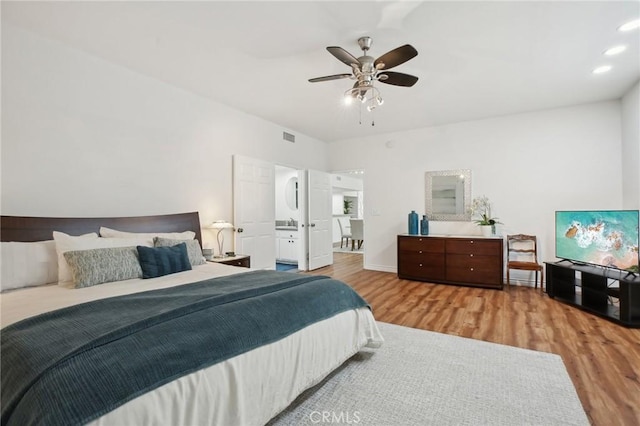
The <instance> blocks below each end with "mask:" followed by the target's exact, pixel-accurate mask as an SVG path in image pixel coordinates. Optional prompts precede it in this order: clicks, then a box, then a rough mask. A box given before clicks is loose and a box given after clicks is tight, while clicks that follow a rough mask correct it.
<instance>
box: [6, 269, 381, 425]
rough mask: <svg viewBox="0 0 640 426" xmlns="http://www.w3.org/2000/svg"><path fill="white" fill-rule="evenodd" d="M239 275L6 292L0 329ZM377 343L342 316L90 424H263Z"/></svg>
mask: <svg viewBox="0 0 640 426" xmlns="http://www.w3.org/2000/svg"><path fill="white" fill-rule="evenodd" d="M247 271H249V269H246V268H237V267H233V266H227V265H221V264H217V263H207V264H205V265H200V266H196V267H194V269H193V270H191V271H185V272H181V273H178V274H173V275H167V276H164V277H160V278H154V279H151V280H142V279H135V280H127V281H121V282H117V283H108V284H101V285H97V286H93V287H87V288H82V289H69V288H64V287H61V286H58V285H49V286H42V287H34V288H26V289H21V290H16V291H10V292H6V293H2V294H0V308H1V314H0V323H1V324H2V327H5V326H7V325H9V324H12V323H14V322H17V321H20V320H22V319H24V318H28V317H30V316H33V315H37V314H40V313H43V312H48V311H51V310H54V309H58V308H62V307H65V306H71V305H74V304H78V303H83V302H88V301H91V300H97V299H101V298H105V297H111V296H117V295H122V294H131V293H136V292H140V291H147V290H152V289H159V288H167V287H171V286H175V285H179V284H184V283H187V282H194V281H199V280H204V279H207V278H211V277H214V276H216V277H217V276H225V275H232V274H235V273H243V272H247ZM336 336H340V338H339V339H336ZM382 342H383V338H382V335H381V334H380V331H379V330H378V327H377V325H376V322H375V319H374V318H373V315H372V314H371V311H370V310H369V309H367V308H361V309H357V310H351V311H347V312H343V313H341V314H338V315H336V316H334V317H332V318H329V319H326V320H324V321H321V322H318V323H315V324H312V325H310V326H308V327H306V328H304V329H302V330H300V331H298V332H296V333H294V334H292V335H290V336H287V337H286V338H284V339H281V340H279V341H278V342H274V343H272V344H269V345H265V346H262V347H260V348H257V349H254V350H252V351H249V352H247V353H244V354H242V355H239V356H236V357H234V358H231V359H229V360H226V361H223V362H221V363H218V364H215V365H212V366H210V367H208V368H205V369H202V370H199V371H197V372H194V373H192V374H189V375H186V376H184V377H181V378H180V379H177V380H175V381H173V382H171V383H168V384H166V385H163V386H161V387H159V388H157V389H156V390H154V391H151V392H148V393H146V394H144V395H141V396H139V397H137V398H135V399H133V400H131V401H129V402H127V403H126V404H124V405H122V406H120V407H118V408H116V409H115V410H113V411H111V412H109V413H107V414H105V415H103V416H102V417H100V418H98V419H96V420H95V421H94V422H92V423H90V424H91V425H95V426H105V425H124V424H126V425H196V424H207V425H260V424H264V423H266V422H267V421H269V420H270V419H271V418H273V417H274V416H275V415H276V414H278V413H279V412H280V411H282V410H283V409H284V408H285V407H286V406H287V405H289V404H290V403H291V402H292V401H293V400H294V399H295V398H296V397H297V396H298V395H299V394H300V393H301V392H303V391H304V390H305V389H308V388H309V387H311V386H313V385H315V384H317V383H318V382H320V381H321V380H322V379H323V378H324V377H326V375H327V374H329V373H330V372H331V371H333V370H334V369H335V368H337V367H338V366H339V365H340V364H342V363H343V362H344V361H346V360H347V359H348V358H349V357H351V356H352V355H354V354H355V353H357V352H358V351H359V350H360V349H361V348H362V347H364V346H369V347H377V346H380V345H381V344H382Z"/></svg>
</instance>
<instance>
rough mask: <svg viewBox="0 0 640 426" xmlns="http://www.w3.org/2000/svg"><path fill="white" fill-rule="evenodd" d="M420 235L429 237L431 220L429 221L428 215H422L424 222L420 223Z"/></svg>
mask: <svg viewBox="0 0 640 426" xmlns="http://www.w3.org/2000/svg"><path fill="white" fill-rule="evenodd" d="M420 235H429V219H427V215H422V220H421V221H420Z"/></svg>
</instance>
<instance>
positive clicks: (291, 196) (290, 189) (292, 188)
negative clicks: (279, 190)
mask: <svg viewBox="0 0 640 426" xmlns="http://www.w3.org/2000/svg"><path fill="white" fill-rule="evenodd" d="M284 198H285V199H286V200H287V206H288V207H289V208H290V209H291V210H298V178H297V177H292V178H290V179H289V180H288V181H287V183H286V186H285V188H284Z"/></svg>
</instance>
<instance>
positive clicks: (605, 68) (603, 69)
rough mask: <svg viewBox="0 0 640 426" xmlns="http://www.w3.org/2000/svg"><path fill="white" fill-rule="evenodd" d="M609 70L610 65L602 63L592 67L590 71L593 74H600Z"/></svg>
mask: <svg viewBox="0 0 640 426" xmlns="http://www.w3.org/2000/svg"><path fill="white" fill-rule="evenodd" d="M610 70H611V65H602V66H601V67H598V68H594V69H593V71H591V72H592V73H594V74H602V73H605V72H607V71H610Z"/></svg>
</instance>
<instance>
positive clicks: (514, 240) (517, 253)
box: [507, 234, 538, 263]
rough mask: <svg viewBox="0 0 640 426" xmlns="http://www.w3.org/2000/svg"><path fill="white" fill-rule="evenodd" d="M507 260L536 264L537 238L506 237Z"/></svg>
mask: <svg viewBox="0 0 640 426" xmlns="http://www.w3.org/2000/svg"><path fill="white" fill-rule="evenodd" d="M507 251H508V253H507V260H518V261H522V262H534V263H538V238H537V237H536V236H535V235H525V234H515V235H507Z"/></svg>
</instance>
